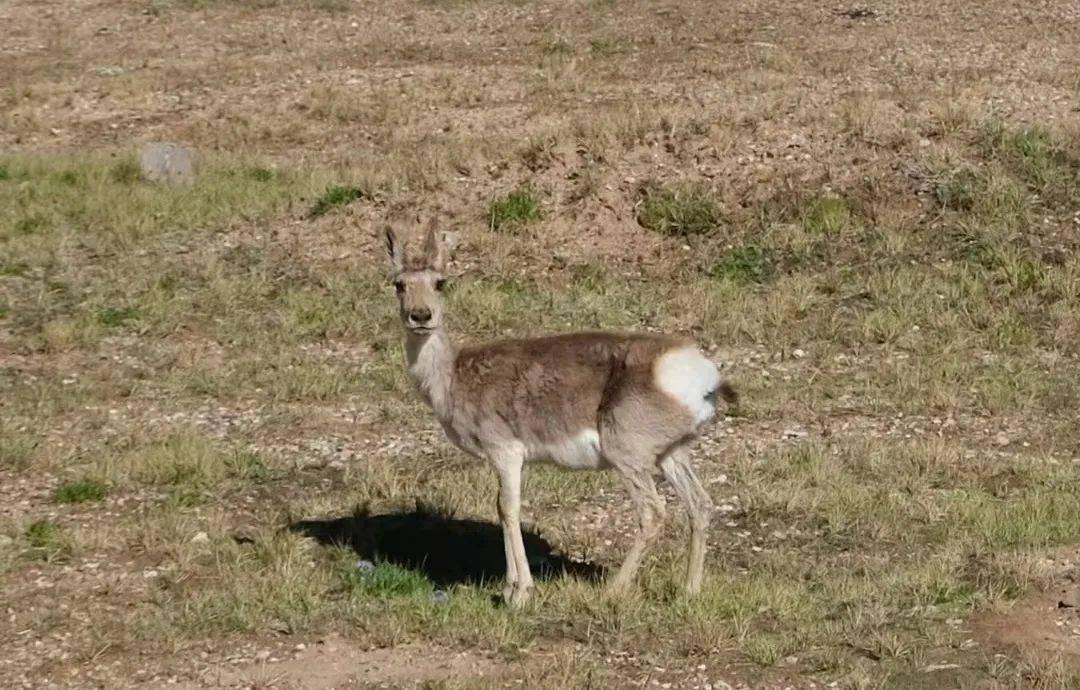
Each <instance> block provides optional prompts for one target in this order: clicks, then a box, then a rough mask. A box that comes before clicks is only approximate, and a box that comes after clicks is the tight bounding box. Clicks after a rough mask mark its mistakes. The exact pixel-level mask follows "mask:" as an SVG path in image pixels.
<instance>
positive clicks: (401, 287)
mask: <svg viewBox="0 0 1080 690" xmlns="http://www.w3.org/2000/svg"><path fill="white" fill-rule="evenodd" d="M394 290H395V291H396V292H397V293H398V294H399V295H400V294H401V293H403V292H405V281H404V280H395V281H394Z"/></svg>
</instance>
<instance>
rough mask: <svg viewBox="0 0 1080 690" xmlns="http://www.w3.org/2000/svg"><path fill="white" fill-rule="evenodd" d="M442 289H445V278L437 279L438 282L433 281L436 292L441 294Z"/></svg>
mask: <svg viewBox="0 0 1080 690" xmlns="http://www.w3.org/2000/svg"><path fill="white" fill-rule="evenodd" d="M444 287H446V278H439V279H438V280H436V281H435V289H436V290H438V291H439V292H442V291H443V288H444Z"/></svg>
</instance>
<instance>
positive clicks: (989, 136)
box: [983, 120, 1077, 194]
mask: <svg viewBox="0 0 1080 690" xmlns="http://www.w3.org/2000/svg"><path fill="white" fill-rule="evenodd" d="M983 136H984V148H985V149H986V150H987V151H988V152H989V153H990V154H991V155H993V156H995V157H997V158H998V159H1000V160H1001V161H1002V162H1003V163H1004V164H1005V165H1006V166H1007V167H1009V168H1011V169H1012V171H1013V172H1014V173H1016V174H1017V175H1018V176H1019V177H1020V178H1021V179H1023V181H1024V182H1025V183H1026V184H1027V185H1028V186H1029V187H1030V188H1031V189H1033V190H1034V191H1036V192H1038V193H1040V194H1044V193H1054V192H1060V191H1063V190H1064V189H1065V188H1066V187H1067V186H1068V185H1069V178H1070V175H1069V172H1070V167H1077V166H1076V164H1075V162H1074V163H1073V165H1072V166H1070V160H1069V157H1068V155H1067V154H1066V152H1065V150H1064V148H1063V147H1062V146H1061V145H1060V144H1059V143H1058V142H1057V141H1055V139H1054V137H1053V136H1051V134H1050V132H1048V131H1047V130H1045V129H1043V128H1041V127H1036V126H1031V127H1023V128H1020V129H1015V130H1010V129H1009V128H1008V127H1006V125H1005V124H1004V123H1003V122H1001V121H999V120H995V121H992V122H990V123H989V124H987V125H986V126H985V127H984V135H983Z"/></svg>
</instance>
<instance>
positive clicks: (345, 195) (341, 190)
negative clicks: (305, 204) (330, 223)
mask: <svg viewBox="0 0 1080 690" xmlns="http://www.w3.org/2000/svg"><path fill="white" fill-rule="evenodd" d="M263 181H265V180H263ZM363 196H364V191H363V190H362V189H360V188H359V187H346V186H344V185H332V186H330V187H327V188H326V191H324V192H323V193H322V196H320V197H319V198H318V199H316V200H315V205H314V206H312V207H311V210H310V211H309V212H308V218H318V217H320V216H325V215H326V214H327V213H329V212H330V211H332V210H334V209H335V208H337V207H338V206H345V205H346V204H351V203H352V202H354V201H356V200H357V199H361V198H363Z"/></svg>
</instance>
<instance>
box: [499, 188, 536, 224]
mask: <svg viewBox="0 0 1080 690" xmlns="http://www.w3.org/2000/svg"><path fill="white" fill-rule="evenodd" d="M542 217H543V213H542V212H541V211H540V202H539V201H537V199H536V196H535V195H534V194H533V192H532V190H529V189H518V190H515V191H513V192H510V193H509V194H507V195H506V196H504V197H501V198H498V199H495V200H493V201H492V202H491V205H490V206H489V207H488V227H490V228H491V229H492V230H496V231H507V230H509V231H513V230H517V229H518V228H520V227H521V226H523V225H525V224H527V223H532V222H534V221H537V220H540V219H541V218H542Z"/></svg>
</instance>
